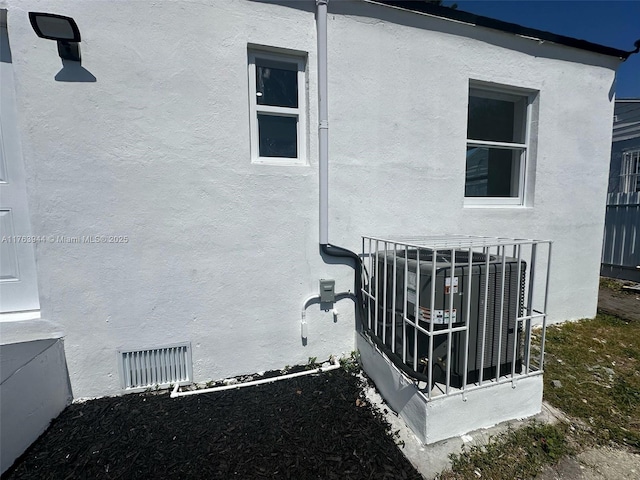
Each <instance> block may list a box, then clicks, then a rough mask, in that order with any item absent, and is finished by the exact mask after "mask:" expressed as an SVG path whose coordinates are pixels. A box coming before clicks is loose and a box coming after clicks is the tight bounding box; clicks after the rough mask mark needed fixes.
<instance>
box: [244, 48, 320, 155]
mask: <svg viewBox="0 0 640 480" xmlns="http://www.w3.org/2000/svg"><path fill="white" fill-rule="evenodd" d="M305 64H306V61H305V58H303V57H301V56H297V55H284V54H279V53H271V52H261V51H257V50H250V51H249V108H250V110H251V111H250V124H251V161H252V162H253V163H268V164H272V165H306V164H307V158H306V95H305Z"/></svg>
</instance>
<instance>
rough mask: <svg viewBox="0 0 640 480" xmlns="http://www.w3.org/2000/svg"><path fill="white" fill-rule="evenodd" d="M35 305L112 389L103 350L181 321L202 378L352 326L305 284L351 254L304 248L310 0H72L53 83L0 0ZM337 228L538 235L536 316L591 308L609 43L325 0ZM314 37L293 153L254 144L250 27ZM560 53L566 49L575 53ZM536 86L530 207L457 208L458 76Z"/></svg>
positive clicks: (280, 43) (346, 285) (76, 386)
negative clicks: (542, 272)
mask: <svg viewBox="0 0 640 480" xmlns="http://www.w3.org/2000/svg"><path fill="white" fill-rule="evenodd" d="M4 3H5V4H6V5H7V7H6V8H7V9H8V29H9V37H10V42H11V46H12V53H13V63H14V68H15V79H16V89H17V99H18V116H19V125H20V129H21V131H22V135H23V138H22V145H23V150H24V156H25V159H24V160H25V166H26V171H27V175H28V178H29V180H28V183H27V187H28V193H29V199H30V205H29V207H30V210H31V216H32V231H33V234H34V235H65V236H81V235H126V236H128V239H129V240H128V243H126V244H63V243H50V242H49V243H39V244H38V245H37V246H36V260H37V265H38V275H39V289H40V302H41V307H42V313H43V316H44V317H46V318H49V319H51V320H54V321H56V322H59V323H61V324H62V325H63V326H64V328H65V333H66V342H65V349H66V354H67V361H68V365H69V373H70V377H71V381H72V386H73V391H74V394H75V395H76V396H80V397H83V396H94V395H103V394H109V393H115V392H117V391H118V389H119V380H118V378H117V364H116V349H117V348H118V347H125V348H129V347H152V346H154V345H162V344H168V343H174V342H176V341H184V340H189V341H191V342H192V345H193V360H194V376H195V379H196V380H197V381H204V380H208V379H217V378H222V377H225V376H230V375H237V374H243V373H250V372H255V371H259V370H265V369H272V368H281V367H283V366H284V365H287V364H289V365H292V364H295V363H301V362H302V363H304V362H306V361H307V359H308V357H314V356H315V357H318V358H319V359H324V358H327V357H328V355H329V354H332V353H333V354H339V353H341V352H349V351H351V350H352V349H353V348H354V337H353V327H354V324H353V315H352V310H353V308H352V304H351V303H350V302H349V301H348V300H343V301H341V302H340V303H339V304H338V309H339V310H340V311H341V312H342V313H343V314H342V315H340V317H339V319H338V321H337V322H336V323H334V321H333V317H332V315H331V314H329V313H325V312H320V311H319V309H318V307H317V306H314V307H311V308H310V310H309V313H308V322H309V327H308V328H309V338H308V344H307V345H306V346H304V345H303V344H302V342H301V339H300V305H301V302H302V300H303V299H304V298H305V297H306V296H307V295H309V294H312V293H315V292H317V289H318V285H317V282H318V279H320V278H335V279H336V281H337V283H336V290H337V291H346V290H349V289H352V288H353V286H352V270H351V269H350V268H348V267H344V266H336V265H327V264H325V263H324V262H323V261H322V259H321V257H320V255H319V250H318V245H317V241H318V229H317V218H318V213H317V205H318V187H317V183H318V179H317V134H316V125H317V90H316V55H315V49H316V37H315V31H316V30H315V19H314V12H313V9H314V8H315V2H313V1H309V2H292V4H291V5H292V6H287V5H277V4H268V3H262V2H252V1H240V0H237V1H228V2H227V1H225V2H222V1H216V0H210V1H205V2H190V1H163V2H151V1H137V2H116V3H114V2H107V1H90V2H89V1H79V0H66V1H56V2H49V3H48V4H47V6H46V11H50V12H52V13H58V14H63V15H69V16H72V17H74V18H75V20H76V22H77V23H78V26H79V28H80V30H81V33H82V43H81V49H82V56H83V62H82V65H83V67H84V68H86V69H87V70H88V71H89V72H91V74H92V75H94V76H95V77H96V82H95V83H70V82H58V81H55V80H54V76H55V75H56V74H57V73H58V71H59V70H60V68H61V63H60V59H59V57H58V55H57V52H56V46H55V42H52V41H47V40H43V39H39V38H37V37H36V36H35V34H34V32H33V30H32V29H31V27H30V25H29V21H28V17H27V12H28V11H30V10H36V11H42V10H43V9H45V7H44V6H43V5H42V3H41V2H38V1H35V0H15V1H10V2H4ZM329 10H330V16H329V27H328V28H329V78H330V85H329V121H330V134H329V136H330V150H329V154H330V211H329V219H330V232H329V237H330V241H331V242H332V243H334V244H337V245H341V246H345V247H349V248H352V249H355V250H359V248H360V235H362V234H371V233H374V234H387V233H388V234H392V233H393V234H401V233H406V234H434V233H442V232H452V233H454V232H455V233H464V234H477V235H496V236H511V237H538V238H546V239H551V240H553V241H554V242H555V244H554V258H553V277H552V279H551V296H550V312H551V316H552V320H554V321H557V320H565V319H572V318H580V317H585V316H592V315H594V314H595V307H596V296H597V295H596V294H597V286H598V271H599V261H600V249H601V241H602V228H603V221H604V202H605V196H606V188H607V170H608V155H609V148H610V137H611V128H610V125H611V115H612V111H613V103H612V96H611V95H610V89H611V88H612V83H613V80H614V70H613V69H614V68H615V66H616V65H617V61H616V60H615V59H611V58H608V57H604V56H600V55H596V54H591V53H588V52H583V51H579V50H575V49H571V48H568V47H562V46H556V45H550V44H539V43H538V42H536V41H533V40H528V39H523V38H516V37H514V36H512V35H508V34H504V33H499V32H493V31H490V30H487V29H479V28H474V27H471V26H468V25H462V24H458V23H454V22H449V21H445V20H441V19H435V18H430V17H426V16H421V15H415V14H410V13H406V12H398V11H395V10H393V9H389V8H384V7H380V6H376V5H370V4H359V3H354V2H348V3H337V2H332V3H331V4H330V9H329ZM249 43H253V44H261V45H269V46H275V47H280V48H289V49H295V50H298V51H306V52H308V66H307V78H308V86H307V88H308V98H309V102H308V104H309V117H308V119H309V122H308V125H309V130H310V131H309V133H308V139H309V142H308V145H309V160H310V166H308V167H275V166H266V165H252V164H251V163H250V152H249V108H248V86H247V44H249ZM568 60H571V61H568ZM470 78H472V79H476V80H484V81H492V82H497V83H502V84H507V85H514V86H518V87H523V88H527V89H532V90H539V91H540V94H539V114H538V121H539V124H538V133H537V142H536V143H537V146H536V148H535V150H536V155H535V183H534V185H535V191H532V194H531V195H530V197H531V198H530V199H529V200H530V202H529V203H530V205H529V206H528V207H525V208H490V209H489V208H464V206H463V194H464V171H465V148H466V146H465V137H466V108H467V95H468V84H469V79H470Z"/></svg>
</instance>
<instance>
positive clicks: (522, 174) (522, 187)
mask: <svg viewBox="0 0 640 480" xmlns="http://www.w3.org/2000/svg"><path fill="white" fill-rule="evenodd" d="M472 96H477V97H483V98H492V99H495V100H506V101H509V102H513V101H515V102H520V101H522V102H525V105H524V109H523V111H524V118H521V119H518V118H514V128H515V126H516V124H515V122H518V121H519V122H521V125H520V128H522V129H523V130H524V143H518V142H494V141H488V140H478V139H472V138H467V142H466V145H467V147H490V148H500V149H505V150H511V151H521V155H520V168H519V169H518V174H517V175H513V176H512V179H511V181H512V186H514V187H517V190H518V196H516V197H467V196H465V197H464V205H465V206H471V207H478V206H479V207H483V206H486V207H491V206H498V207H500V206H504V207H509V206H514V207H516V206H524V205H525V196H526V186H527V168H528V165H527V164H528V154H529V151H530V148H529V144H530V135H531V117H532V109H533V106H532V105H533V100H534V98H535V95H534V94H532V93H531V92H529V91H522V90H519V89H516V88H514V87H506V86H505V87H493V86H491V87H487V86H485V85H477V84H475V83H474V82H470V84H469V94H468V96H467V102H468V101H469V97H472ZM467 106H468V103H467ZM467 134H468V131H467ZM465 152H466V149H465ZM464 171H465V189H466V174H467V168H466V161H465V170H464ZM516 182H517V185H513V184H514V183H516Z"/></svg>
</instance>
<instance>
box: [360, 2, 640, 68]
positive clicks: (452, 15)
mask: <svg viewBox="0 0 640 480" xmlns="http://www.w3.org/2000/svg"><path fill="white" fill-rule="evenodd" d="M365 1H366V2H369V3H378V4H380V5H385V6H389V7H395V8H399V9H402V10H407V11H411V12H417V13H422V14H426V15H432V16H434V17H440V18H445V19H448V20H455V21H457V22H463V23H468V24H470V25H474V26H479V27H486V28H491V29H494V30H499V31H502V32H506V33H511V34H513V35H518V36H521V37H528V38H532V39H537V40H544V41H547V42H553V43H557V44H559V45H564V46H567V47H573V48H578V49H581V50H587V51H589V52H594V53H599V54H602V55H609V56H612V57H617V58H620V59H622V60H626V59H627V58H628V57H629V55H631V54H632V53H635V52H636V51H635V50H632V51H626V50H620V49H618V48H613V47H608V46H606V45H600V44H598V43H593V42H588V41H586V40H580V39H577V38H573V37H567V36H565V35H558V34H555V33H551V32H546V31H544V30H538V29H535V28H529V27H524V26H522V25H518V24H516V23H509V22H504V21H502V20H496V19H494V18H489V17H483V16H481V15H476V14H474V13H469V12H463V11H460V10H454V9H452V8H449V7H441V6H438V5H433V4H430V3H426V2H416V1H407V0H365Z"/></svg>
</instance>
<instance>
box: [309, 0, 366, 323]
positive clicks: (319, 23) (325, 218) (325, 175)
mask: <svg viewBox="0 0 640 480" xmlns="http://www.w3.org/2000/svg"><path fill="white" fill-rule="evenodd" d="M328 4H329V0H316V7H317V11H316V29H317V38H318V46H317V56H318V142H319V143H318V170H319V175H318V176H319V183H320V184H319V187H320V188H319V190H320V199H319V200H320V201H319V237H320V238H319V240H320V242H319V243H320V250H321V251H322V253H323V254H325V255H328V256H331V257H342V258H350V259H352V260H353V261H354V268H355V280H354V290H355V292H354V294H355V296H356V318H357V319H358V323H361V319H360V316H361V315H362V314H363V309H362V305H363V303H362V291H361V290H362V263H361V260H360V257H359V256H358V254H357V253H354V252H352V251H351V250H347V249H346V248H342V247H337V246H335V245H331V244H330V243H329V100H328V90H329V88H328V76H327V63H328V62H327V6H328Z"/></svg>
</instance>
